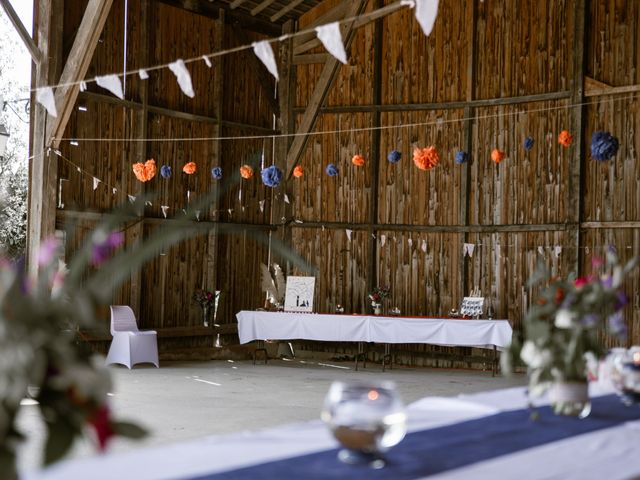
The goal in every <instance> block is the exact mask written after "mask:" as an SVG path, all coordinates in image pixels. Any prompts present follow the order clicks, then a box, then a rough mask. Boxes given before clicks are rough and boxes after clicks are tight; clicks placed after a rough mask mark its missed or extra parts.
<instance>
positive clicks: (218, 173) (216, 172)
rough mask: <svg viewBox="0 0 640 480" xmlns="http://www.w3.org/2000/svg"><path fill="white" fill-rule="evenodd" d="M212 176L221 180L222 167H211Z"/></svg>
mask: <svg viewBox="0 0 640 480" xmlns="http://www.w3.org/2000/svg"><path fill="white" fill-rule="evenodd" d="M211 176H212V177H213V178H215V179H216V180H220V179H221V178H222V167H213V168H212V169H211Z"/></svg>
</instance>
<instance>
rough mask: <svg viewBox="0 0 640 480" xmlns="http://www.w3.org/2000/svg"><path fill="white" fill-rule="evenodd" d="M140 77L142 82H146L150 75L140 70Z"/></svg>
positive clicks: (142, 69)
mask: <svg viewBox="0 0 640 480" xmlns="http://www.w3.org/2000/svg"><path fill="white" fill-rule="evenodd" d="M138 76H139V77H140V80H146V79H147V78H149V74H148V73H147V71H146V70H145V69H144V68H141V69H140V70H138Z"/></svg>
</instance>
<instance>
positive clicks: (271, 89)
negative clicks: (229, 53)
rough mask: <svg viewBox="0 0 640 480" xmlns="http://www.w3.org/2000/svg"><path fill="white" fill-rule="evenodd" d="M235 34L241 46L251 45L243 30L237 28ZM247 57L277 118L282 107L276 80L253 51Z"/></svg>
mask: <svg viewBox="0 0 640 480" xmlns="http://www.w3.org/2000/svg"><path fill="white" fill-rule="evenodd" d="M233 34H234V35H235V36H236V38H237V39H238V41H239V42H240V43H241V44H245V45H248V44H250V43H251V40H250V39H249V37H248V36H247V34H246V33H245V31H244V30H243V29H242V28H239V27H236V28H234V29H233ZM244 54H245V57H246V58H247V59H248V63H249V68H250V69H251V70H252V71H253V73H254V75H255V77H256V78H257V79H258V81H259V82H260V86H261V87H262V93H263V95H264V97H265V99H266V100H267V102H269V106H270V107H271V110H272V111H273V113H274V114H275V115H276V116H277V115H278V112H279V111H280V106H279V105H278V101H277V100H276V95H275V93H276V84H275V78H273V75H271V73H269V71H268V70H267V68H266V67H265V66H264V64H263V63H262V62H261V61H260V60H259V59H258V57H256V56H255V55H254V53H253V51H246V52H244Z"/></svg>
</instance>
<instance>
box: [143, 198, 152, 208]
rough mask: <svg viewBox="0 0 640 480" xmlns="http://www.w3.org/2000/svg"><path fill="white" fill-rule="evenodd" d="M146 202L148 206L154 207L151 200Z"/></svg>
mask: <svg viewBox="0 0 640 480" xmlns="http://www.w3.org/2000/svg"><path fill="white" fill-rule="evenodd" d="M144 204H145V205H146V206H148V207H153V203H151V201H150V200H146V201H145V202H144Z"/></svg>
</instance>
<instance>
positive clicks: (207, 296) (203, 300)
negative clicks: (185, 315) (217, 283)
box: [191, 290, 216, 327]
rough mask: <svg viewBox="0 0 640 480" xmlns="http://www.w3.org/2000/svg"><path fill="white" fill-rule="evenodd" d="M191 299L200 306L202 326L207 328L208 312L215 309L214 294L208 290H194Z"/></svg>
mask: <svg viewBox="0 0 640 480" xmlns="http://www.w3.org/2000/svg"><path fill="white" fill-rule="evenodd" d="M191 298H192V299H193V301H194V302H195V303H197V304H198V305H200V308H201V309H202V318H203V322H204V326H205V327H208V326H209V312H210V311H211V309H213V308H215V305H216V294H215V293H214V292H210V291H208V290H196V291H195V292H193V296H192V297H191Z"/></svg>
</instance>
